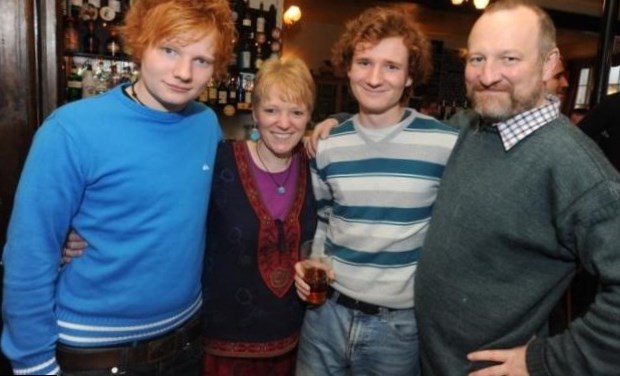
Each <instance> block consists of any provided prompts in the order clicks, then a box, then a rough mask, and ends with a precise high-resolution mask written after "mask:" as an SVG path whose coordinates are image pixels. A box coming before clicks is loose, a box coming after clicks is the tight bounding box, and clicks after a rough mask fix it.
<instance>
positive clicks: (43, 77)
mask: <svg viewBox="0 0 620 376" xmlns="http://www.w3.org/2000/svg"><path fill="white" fill-rule="evenodd" d="M56 12H57V8H56V3H55V1H54V0H2V12H0V40H1V41H2V43H0V246H2V247H4V243H5V241H6V228H7V224H8V220H9V216H10V214H11V210H12V207H13V196H14V195H15V188H16V186H17V182H18V180H19V176H20V173H21V169H22V166H23V163H24V160H25V158H26V155H27V153H28V149H29V147H30V143H31V140H32V136H33V135H34V132H35V131H36V129H37V127H38V126H39V124H40V123H41V121H42V119H43V118H44V117H45V116H47V115H48V114H49V113H50V112H51V111H52V110H53V109H54V108H56V106H57V104H58V84H57V83H58V76H59V69H58V53H57V50H56V48H57V45H58V43H57V32H56V27H57V23H56V14H57V13H56ZM0 291H1V290H0ZM0 294H1V292H0ZM0 374H4V375H6V374H11V369H10V367H9V365H8V363H7V362H6V359H4V358H1V359H0Z"/></svg>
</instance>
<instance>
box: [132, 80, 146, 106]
mask: <svg viewBox="0 0 620 376" xmlns="http://www.w3.org/2000/svg"><path fill="white" fill-rule="evenodd" d="M136 82H138V81H134V83H132V84H131V96H132V98H133V99H135V100H136V102H138V103H139V104H141V105H143V106H144V107H146V105H145V104H144V103H142V101H141V100H140V98H138V94H137V93H136V89H135V88H134V86H136Z"/></svg>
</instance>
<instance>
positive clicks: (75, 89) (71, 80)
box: [67, 64, 82, 102]
mask: <svg viewBox="0 0 620 376" xmlns="http://www.w3.org/2000/svg"><path fill="white" fill-rule="evenodd" d="M80 98H82V77H81V76H80V75H79V73H78V69H77V67H76V66H75V64H72V65H71V71H70V73H69V76H68V77H67V102H71V101H75V100H78V99H80Z"/></svg>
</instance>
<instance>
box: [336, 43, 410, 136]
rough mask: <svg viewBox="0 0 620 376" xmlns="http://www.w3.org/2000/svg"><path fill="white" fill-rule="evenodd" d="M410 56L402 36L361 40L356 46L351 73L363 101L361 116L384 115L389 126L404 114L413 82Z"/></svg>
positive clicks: (353, 82)
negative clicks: (404, 101)
mask: <svg viewBox="0 0 620 376" xmlns="http://www.w3.org/2000/svg"><path fill="white" fill-rule="evenodd" d="M408 60H409V55H408V51H407V48H406V47H405V44H404V43H403V38H402V37H389V38H384V39H381V40H380V41H379V42H378V43H377V44H375V45H372V44H370V43H367V42H361V43H359V44H358V45H357V46H356V48H355V52H354V54H353V58H352V60H351V66H350V68H349V71H348V72H347V75H348V77H349V83H350V85H351V91H352V92H353V95H354V96H355V98H356V99H357V101H358V103H359V111H360V118H361V119H363V118H364V117H365V116H373V117H376V116H380V117H381V118H382V121H383V123H384V125H385V126H389V125H392V124H395V123H397V122H398V120H399V119H400V116H401V115H402V106H401V104H400V99H401V96H402V95H403V91H404V90H405V88H406V87H408V86H411V84H412V79H411V78H410V77H409V74H408ZM362 124H364V122H363V121H362ZM365 125H366V124H365Z"/></svg>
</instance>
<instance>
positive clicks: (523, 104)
mask: <svg viewBox="0 0 620 376" xmlns="http://www.w3.org/2000/svg"><path fill="white" fill-rule="evenodd" d="M539 34H540V27H539V22H538V18H537V16H536V14H535V13H534V12H533V11H532V10H530V9H527V8H525V7H517V8H515V9H509V10H498V11H495V12H490V13H485V14H483V15H482V16H481V17H480V18H479V19H478V21H477V22H476V23H475V25H474V27H473V29H472V31H471V33H470V36H469V49H468V56H467V64H466V67H465V84H466V87H467V95H468V97H469V98H470V100H471V101H472V102H473V104H474V108H475V109H476V111H478V112H479V113H480V114H481V115H482V117H483V118H485V119H486V120H488V121H492V122H497V121H503V120H506V119H509V118H511V117H513V116H515V115H517V114H519V113H521V112H524V111H527V110H530V109H533V108H535V107H539V106H541V105H543V104H544V103H545V99H544V95H545V89H544V84H543V82H544V81H545V80H546V79H548V78H549V77H550V76H551V71H552V68H553V66H554V65H555V62H556V61H557V58H558V54H557V49H554V50H552V51H551V52H550V53H549V54H548V56H547V57H546V58H545V59H544V61H543V59H542V58H541V51H540V40H539V38H540V36H539Z"/></svg>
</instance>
